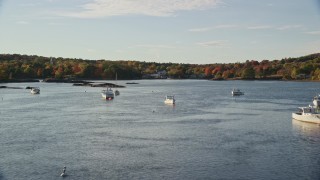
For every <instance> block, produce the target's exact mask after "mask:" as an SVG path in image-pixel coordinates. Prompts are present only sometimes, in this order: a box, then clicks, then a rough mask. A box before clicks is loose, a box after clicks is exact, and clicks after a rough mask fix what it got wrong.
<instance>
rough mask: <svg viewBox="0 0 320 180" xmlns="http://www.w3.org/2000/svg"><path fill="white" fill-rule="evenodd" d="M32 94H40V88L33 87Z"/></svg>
mask: <svg viewBox="0 0 320 180" xmlns="http://www.w3.org/2000/svg"><path fill="white" fill-rule="evenodd" d="M30 92H31V94H40V88H38V87H33V88H31V91H30Z"/></svg>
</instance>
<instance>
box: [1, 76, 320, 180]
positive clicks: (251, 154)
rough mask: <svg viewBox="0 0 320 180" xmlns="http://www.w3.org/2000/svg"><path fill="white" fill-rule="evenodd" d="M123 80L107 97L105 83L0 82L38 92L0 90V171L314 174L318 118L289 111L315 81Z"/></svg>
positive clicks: (117, 175) (153, 175)
mask: <svg viewBox="0 0 320 180" xmlns="http://www.w3.org/2000/svg"><path fill="white" fill-rule="evenodd" d="M126 82H127V81H118V84H121V85H126V86H127V87H126V88H121V89H119V90H120V93H121V94H120V96H117V97H116V98H115V99H114V100H113V101H105V100H103V99H102V98H101V95H100V91H101V90H102V88H89V87H74V86H72V85H71V84H63V83H61V84H55V83H53V84H51V83H12V84H3V85H7V86H15V87H26V86H39V87H40V88H41V94H40V95H32V94H30V92H29V90H26V89H0V179H1V180H11V179H17V180H20V179H23V180H25V179H41V180H42V179H61V177H59V175H60V173H61V171H62V168H63V166H67V171H66V172H67V174H68V176H66V177H65V178H63V179H76V180H77V179H86V180H87V179H268V180H270V179H299V180H300V179H320V126H318V125H314V124H307V123H299V122H296V121H292V119H291V113H292V112H294V111H296V108H297V107H299V106H306V105H308V104H310V103H311V102H312V97H313V96H315V95H317V94H318V93H320V85H319V83H313V82H277V81H264V82H262V81H202V80H153V81H149V80H141V81H136V82H138V83H139V84H135V85H134V84H125V83H126ZM233 87H237V88H240V89H241V90H243V91H244V92H245V95H244V96H241V97H238V98H233V97H232V96H231V89H232V88H233ZM166 94H174V95H175V97H176V99H177V104H176V105H175V106H170V105H165V104H164V103H163V101H164V96H165V95H166Z"/></svg>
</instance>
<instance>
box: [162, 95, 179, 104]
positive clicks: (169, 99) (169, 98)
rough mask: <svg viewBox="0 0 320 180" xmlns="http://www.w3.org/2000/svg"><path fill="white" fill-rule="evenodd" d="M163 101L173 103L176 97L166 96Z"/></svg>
mask: <svg viewBox="0 0 320 180" xmlns="http://www.w3.org/2000/svg"><path fill="white" fill-rule="evenodd" d="M164 103H166V104H175V103H176V99H175V98H174V96H166V99H165V100H164Z"/></svg>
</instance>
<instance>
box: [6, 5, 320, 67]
mask: <svg viewBox="0 0 320 180" xmlns="http://www.w3.org/2000/svg"><path fill="white" fill-rule="evenodd" d="M319 6H320V3H319V0H0V32H1V33H0V53H1V54H3V53H4V54H12V53H18V54H28V55H41V56H47V57H50V56H53V57H65V58H82V59H92V60H97V59H106V60H137V61H148V62H175V63H196V64H207V63H230V62H244V61H245V60H252V59H254V60H258V61H261V60H263V59H268V60H274V59H281V58H285V57H299V56H303V55H308V54H311V53H316V52H320V7H319Z"/></svg>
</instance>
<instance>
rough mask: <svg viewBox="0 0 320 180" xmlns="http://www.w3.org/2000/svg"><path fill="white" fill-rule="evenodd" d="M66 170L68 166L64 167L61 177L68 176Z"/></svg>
mask: <svg viewBox="0 0 320 180" xmlns="http://www.w3.org/2000/svg"><path fill="white" fill-rule="evenodd" d="M66 170H67V167H66V166H64V167H63V169H62V173H61V174H60V176H61V177H64V176H66Z"/></svg>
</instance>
